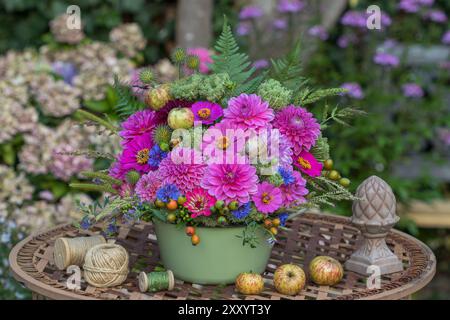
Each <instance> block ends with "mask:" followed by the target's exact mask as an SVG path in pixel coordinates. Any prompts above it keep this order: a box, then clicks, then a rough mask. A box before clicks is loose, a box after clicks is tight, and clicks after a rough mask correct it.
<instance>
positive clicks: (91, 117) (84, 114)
mask: <svg viewBox="0 0 450 320" xmlns="http://www.w3.org/2000/svg"><path fill="white" fill-rule="evenodd" d="M74 116H75V117H78V118H81V119H83V120H88V121H92V122H94V123H96V124H98V125H100V126H102V127H104V128H106V129H108V130H110V131H111V132H113V133H116V132H117V127H116V126H115V125H114V124H113V123H111V121H110V120H109V119H105V118H100V117H99V116H96V115H95V114H93V113H91V112H88V111H86V110H81V109H78V110H77V111H75V114H74Z"/></svg>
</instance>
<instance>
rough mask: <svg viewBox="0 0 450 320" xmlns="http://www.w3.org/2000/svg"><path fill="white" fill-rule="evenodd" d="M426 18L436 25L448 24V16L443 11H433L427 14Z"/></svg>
mask: <svg viewBox="0 0 450 320" xmlns="http://www.w3.org/2000/svg"><path fill="white" fill-rule="evenodd" d="M426 18H428V19H429V20H431V21H433V22H436V23H445V22H447V15H446V14H445V12H444V11H441V10H431V11H429V12H428V13H427V14H426Z"/></svg>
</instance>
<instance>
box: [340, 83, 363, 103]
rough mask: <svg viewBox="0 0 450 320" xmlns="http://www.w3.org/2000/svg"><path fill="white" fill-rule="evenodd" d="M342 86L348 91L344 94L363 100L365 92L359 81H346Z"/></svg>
mask: <svg viewBox="0 0 450 320" xmlns="http://www.w3.org/2000/svg"><path fill="white" fill-rule="evenodd" d="M341 88H343V89H347V92H345V93H343V94H345V95H348V96H349V97H352V98H354V99H358V100H361V99H363V98H364V92H363V91H362V88H361V86H360V85H359V83H356V82H346V83H343V84H342V85H341Z"/></svg>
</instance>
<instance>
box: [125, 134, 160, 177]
mask: <svg viewBox="0 0 450 320" xmlns="http://www.w3.org/2000/svg"><path fill="white" fill-rule="evenodd" d="M152 147H153V143H152V138H151V135H150V133H146V134H144V135H142V136H137V137H136V138H134V139H133V140H130V141H129V142H128V143H127V144H126V145H125V146H124V150H123V152H122V155H121V156H120V159H119V162H120V164H119V165H120V167H121V168H123V170H125V171H127V172H128V171H130V170H132V169H134V170H136V171H138V172H140V173H147V172H149V171H150V170H151V169H152V168H151V167H150V165H149V164H148V159H149V156H150V149H151V148H152Z"/></svg>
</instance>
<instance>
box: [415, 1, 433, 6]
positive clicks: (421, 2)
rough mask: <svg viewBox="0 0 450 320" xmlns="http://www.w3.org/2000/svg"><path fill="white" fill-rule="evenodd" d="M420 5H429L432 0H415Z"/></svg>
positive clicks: (431, 3)
mask: <svg viewBox="0 0 450 320" xmlns="http://www.w3.org/2000/svg"><path fill="white" fill-rule="evenodd" d="M417 2H419V3H420V4H421V5H422V6H426V7H431V6H432V5H433V4H434V0H417Z"/></svg>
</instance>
